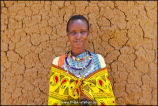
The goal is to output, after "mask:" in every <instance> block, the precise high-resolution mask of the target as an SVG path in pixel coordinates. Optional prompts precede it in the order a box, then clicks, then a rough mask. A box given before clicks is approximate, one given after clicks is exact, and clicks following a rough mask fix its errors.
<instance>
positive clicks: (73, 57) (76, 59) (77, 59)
mask: <svg viewBox="0 0 158 106" xmlns="http://www.w3.org/2000/svg"><path fill="white" fill-rule="evenodd" d="M85 51H86V52H87V56H85V57H84V58H81V59H80V58H76V57H75V56H73V55H72V53H71V50H70V56H71V58H72V59H74V60H75V61H82V60H84V59H86V58H87V57H88V51H87V49H85Z"/></svg>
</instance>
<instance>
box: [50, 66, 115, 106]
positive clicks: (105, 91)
mask: <svg viewBox="0 0 158 106" xmlns="http://www.w3.org/2000/svg"><path fill="white" fill-rule="evenodd" d="M82 98H86V100H88V104H89V105H115V97H114V94H113V90H112V87H111V84H110V81H109V78H108V73H107V68H106V67H105V68H101V69H99V70H96V71H95V72H93V73H91V74H89V75H88V76H87V77H86V78H84V77H81V79H79V78H78V77H76V76H75V75H73V74H71V73H67V71H66V70H64V69H63V68H61V67H59V66H56V65H52V67H51V72H50V81H49V98H48V105H70V104H71V105H73V104H78V105H80V104H81V103H82V104H84V103H85V102H87V101H81V100H82Z"/></svg>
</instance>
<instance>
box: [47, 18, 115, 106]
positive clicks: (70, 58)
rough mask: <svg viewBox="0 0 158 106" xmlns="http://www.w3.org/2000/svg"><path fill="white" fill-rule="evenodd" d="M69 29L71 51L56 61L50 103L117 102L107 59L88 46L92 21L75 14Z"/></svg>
mask: <svg viewBox="0 0 158 106" xmlns="http://www.w3.org/2000/svg"><path fill="white" fill-rule="evenodd" d="M66 31H67V37H68V38H69V41H70V43H71V50H69V51H68V52H67V53H65V54H64V55H62V56H59V57H56V58H54V60H53V62H52V67H51V73H50V83H49V98H48V105H70V104H75V105H115V97H114V94H113V91H112V87H111V84H110V81H109V78H108V73H107V69H106V64H105V62H104V58H103V57H102V56H101V55H100V54H95V53H92V52H90V51H88V50H87V49H86V48H85V42H86V40H87V37H88V35H89V22H88V20H87V19H86V18H85V17H84V16H82V15H74V16H72V17H71V18H70V19H69V21H68V23H67V29H66Z"/></svg>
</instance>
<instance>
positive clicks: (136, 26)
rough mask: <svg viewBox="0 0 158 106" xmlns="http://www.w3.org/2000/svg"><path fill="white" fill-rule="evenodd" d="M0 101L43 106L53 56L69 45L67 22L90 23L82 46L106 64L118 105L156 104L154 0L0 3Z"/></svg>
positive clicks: (155, 22)
mask: <svg viewBox="0 0 158 106" xmlns="http://www.w3.org/2000/svg"><path fill="white" fill-rule="evenodd" d="M1 7H2V8H1V9H2V15H1V103H2V104H7V105H9V104H37V105H41V104H47V101H48V88H49V72H50V67H51V63H52V60H53V58H54V57H56V56H59V55H61V54H64V53H65V52H66V51H67V50H68V49H69V48H70V43H69V41H68V38H67V36H66V23H67V21H68V19H69V18H70V16H71V15H74V14H82V15H84V16H86V17H87V18H88V20H89V22H90V30H91V31H90V32H91V33H90V36H89V38H88V41H87V48H88V49H89V50H90V51H91V52H95V53H100V54H101V55H102V56H103V57H104V59H105V61H106V64H107V68H108V73H109V75H110V81H111V84H112V87H113V91H114V94H115V97H116V103H117V104H119V105H120V104H157V31H156V29H157V3H156V1H135V2H133V1H130V2H127V1H117V2H115V1H108V2H107V1H102V2H100V1H96V2H86V1H83V2H81V1H79V2H74V1H71V2H70V1H65V2H64V1H58V2H57V1H55V2H50V1H46V2H45V1H20V2H17V1H5V2H4V1H1Z"/></svg>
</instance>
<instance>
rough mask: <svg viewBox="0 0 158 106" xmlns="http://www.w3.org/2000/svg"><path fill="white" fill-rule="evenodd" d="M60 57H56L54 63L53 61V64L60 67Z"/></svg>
mask: <svg viewBox="0 0 158 106" xmlns="http://www.w3.org/2000/svg"><path fill="white" fill-rule="evenodd" d="M59 57H60V56H57V57H55V58H54V59H53V61H52V64H54V65H58V61H59Z"/></svg>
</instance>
